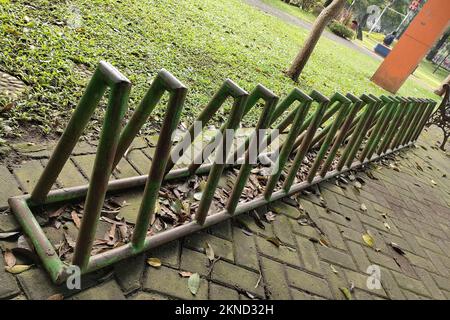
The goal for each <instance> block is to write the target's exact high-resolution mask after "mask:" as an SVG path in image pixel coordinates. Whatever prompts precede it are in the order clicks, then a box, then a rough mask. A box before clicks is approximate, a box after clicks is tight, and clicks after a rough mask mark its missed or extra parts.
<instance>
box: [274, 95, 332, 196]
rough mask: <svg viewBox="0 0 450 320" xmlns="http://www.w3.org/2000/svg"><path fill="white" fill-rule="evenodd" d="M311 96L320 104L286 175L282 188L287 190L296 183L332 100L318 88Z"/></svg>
mask: <svg viewBox="0 0 450 320" xmlns="http://www.w3.org/2000/svg"><path fill="white" fill-rule="evenodd" d="M311 98H313V99H314V100H315V101H317V102H318V103H319V106H318V107H317V109H316V111H315V112H314V114H313V118H312V121H311V124H310V125H309V126H308V129H307V130H306V134H305V138H304V139H303V141H302V144H301V145H300V147H299V149H298V151H297V153H296V155H295V158H294V160H293V162H292V165H291V168H290V169H289V172H288V174H287V176H286V179H285V180H284V183H283V186H282V188H283V190H285V191H286V192H288V191H289V190H290V188H291V186H292V184H293V183H294V179H295V176H296V175H297V172H298V169H299V168H300V166H301V164H302V162H303V159H304V158H305V155H306V153H307V152H308V150H309V147H310V145H311V141H312V139H313V137H314V134H315V133H316V131H317V128H318V126H319V124H320V123H321V120H322V118H323V115H324V113H325V110H326V108H327V107H328V106H329V104H330V100H329V99H328V98H327V97H325V96H324V95H322V94H321V93H320V92H318V91H316V90H313V92H312V93H311ZM336 110H337V109H336Z"/></svg>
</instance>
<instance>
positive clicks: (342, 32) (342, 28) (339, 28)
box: [328, 20, 355, 39]
mask: <svg viewBox="0 0 450 320" xmlns="http://www.w3.org/2000/svg"><path fill="white" fill-rule="evenodd" d="M328 28H329V29H330V30H331V32H333V33H334V34H336V35H338V36H339V37H342V38H345V39H353V38H354V37H355V32H354V31H353V30H352V29H350V28H349V27H347V26H346V25H344V24H342V23H340V22H338V21H335V20H333V21H331V22H330V24H329V25H328Z"/></svg>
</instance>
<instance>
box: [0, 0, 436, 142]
mask: <svg viewBox="0 0 450 320" xmlns="http://www.w3.org/2000/svg"><path fill="white" fill-rule="evenodd" d="M279 2H280V3H282V2H281V1H279ZM2 3H6V4H2V5H1V6H0V48H1V50H0V69H1V70H2V71H5V72H8V73H10V74H12V75H14V76H16V77H18V78H20V79H21V80H22V81H24V82H25V83H26V84H27V85H28V87H29V89H28V91H27V92H26V94H24V95H23V96H21V98H20V99H17V100H16V101H14V103H15V106H14V108H12V109H11V110H10V111H8V112H5V113H0V124H2V125H0V126H3V125H6V126H8V127H9V128H11V129H12V130H9V129H8V132H20V131H19V129H20V128H27V129H28V128H30V127H31V128H33V129H37V130H38V132H40V133H41V134H43V135H45V134H49V133H55V132H60V131H61V130H63V129H64V127H65V124H66V123H67V121H68V118H69V117H70V115H71V113H72V110H73V109H74V108H75V106H76V104H77V103H78V101H79V99H80V97H81V95H82V93H83V91H84V89H85V87H86V84H87V82H88V80H89V78H90V74H91V73H92V72H93V71H94V70H95V67H96V66H97V64H98V62H99V61H100V60H106V61H109V62H110V63H111V64H112V65H114V66H115V67H117V68H118V69H119V70H120V71H121V72H123V74H124V75H125V76H127V77H128V78H129V79H130V80H131V81H132V83H133V87H132V91H131V95H130V98H131V99H130V102H129V109H130V111H129V112H128V113H127V118H128V117H129V116H130V114H131V112H132V110H133V109H134V108H135V107H136V105H137V104H138V103H139V101H140V99H141V98H142V97H143V96H144V94H145V92H146V91H147V89H148V88H149V85H150V83H151V81H152V80H153V79H154V77H155V75H156V73H157V72H158V70H160V69H161V68H165V69H167V70H169V71H170V72H172V73H173V74H174V75H175V76H176V77H177V78H179V79H180V80H181V81H182V82H184V83H185V84H186V85H187V87H188V88H189V91H188V95H187V100H186V105H185V107H184V109H183V114H182V116H183V121H184V122H185V123H190V121H192V120H193V119H194V117H195V116H197V115H198V114H199V112H200V111H201V110H202V108H203V107H204V106H205V105H206V104H207V103H208V101H209V100H210V99H211V97H212V95H213V94H214V93H215V92H216V90H217V89H218V88H219V87H220V85H221V84H222V83H223V81H224V80H225V79H226V78H231V79H233V80H234V81H235V82H236V83H238V84H239V85H240V86H241V87H242V88H244V89H246V90H247V91H251V90H252V89H253V88H254V87H255V85H256V84H257V83H261V84H263V85H264V86H266V87H268V88H270V89H271V90H273V91H274V92H275V93H276V94H277V95H279V96H280V97H285V96H286V94H287V93H289V92H290V91H291V90H292V89H293V88H294V87H296V86H298V87H299V88H300V89H301V90H304V91H305V92H309V91H311V90H312V89H313V88H314V89H317V90H319V91H321V92H322V93H323V94H325V95H331V94H332V93H334V92H336V91H341V92H352V93H354V94H357V95H360V94H362V93H368V92H370V93H373V94H375V95H379V94H383V93H386V92H385V91H383V90H381V89H380V88H378V87H377V86H376V85H374V84H373V83H372V82H370V80H369V78H370V76H371V75H372V74H373V72H374V71H375V70H376V68H377V66H378V61H376V60H373V59H372V58H370V57H367V56H366V55H364V54H361V53H359V52H356V51H354V50H352V49H350V48H348V47H346V46H342V45H339V44H336V43H335V42H332V41H331V40H329V39H326V38H325V37H322V38H321V40H320V41H319V44H318V46H317V47H316V50H315V51H314V53H313V55H312V57H311V59H310V61H309V62H308V65H307V67H306V68H305V70H304V71H303V73H302V75H301V77H300V82H299V84H296V83H293V82H292V81H291V80H290V79H289V78H287V77H286V76H285V75H284V74H283V72H282V71H283V70H285V69H286V68H287V67H288V66H289V65H290V63H291V61H292V59H293V57H294V56H295V55H296V54H297V52H298V49H299V47H300V46H301V45H302V42H303V41H304V39H305V38H306V36H307V32H308V31H307V30H304V29H301V28H299V27H297V26H294V25H291V24H287V23H285V22H283V21H281V20H280V19H278V18H275V17H272V16H269V15H267V14H265V13H263V12H261V11H259V10H257V9H255V8H253V7H250V6H249V5H247V4H245V3H244V2H243V1H241V0H227V1H214V0H146V1H137V0H121V1H117V0H72V1H70V2H68V1H67V2H66V1H51V0H34V1H32V2H30V1H29V0H15V1H14V2H11V3H9V4H8V1H6V2H5V1H3V2H2ZM282 4H284V5H286V6H288V7H291V8H294V9H297V8H295V7H292V6H289V5H287V4H285V3H282ZM298 11H300V10H298ZM77 17H78V18H77ZM324 62H326V63H324ZM400 94H404V95H414V96H421V97H424V96H427V91H426V90H424V89H423V88H421V87H419V86H418V85H417V84H416V83H412V82H407V83H406V84H405V85H404V87H403V88H402V90H401V92H400ZM429 96H430V97H432V94H431V93H430V94H429ZM105 104H106V99H105V100H104V101H102V104H101V107H100V108H98V109H97V111H96V113H95V114H94V116H93V119H92V121H91V126H90V127H89V128H88V130H87V134H93V135H97V134H98V129H99V127H100V126H101V121H102V120H103V117H102V115H103V112H104V106H105ZM230 106H231V103H230V102H228V104H227V105H226V106H225V108H224V110H225V111H226V110H229V108H230ZM165 110H166V106H165V105H164V104H160V105H159V106H158V107H157V108H156V110H155V111H154V112H153V113H152V115H151V116H150V119H149V120H148V122H147V124H146V126H145V127H144V129H143V132H149V131H150V130H152V129H154V128H155V127H158V125H159V124H160V122H161V119H162V117H163V116H164V112H165ZM259 112H260V110H258V108H255V109H254V110H252V112H251V113H250V114H249V115H248V116H247V117H246V120H245V124H246V125H251V124H255V122H256V120H257V118H258V116H259ZM227 114H228V113H227V112H224V111H223V110H222V111H221V112H220V113H219V114H218V115H217V116H216V118H215V122H216V124H217V123H219V122H222V121H224V120H226V115H227ZM25 130H26V129H23V131H25ZM34 131H36V130H34ZM2 132H4V131H2ZM2 134H3V133H1V132H0V136H1V135H2ZM8 136H10V135H8Z"/></svg>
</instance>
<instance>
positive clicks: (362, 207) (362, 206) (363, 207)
mask: <svg viewBox="0 0 450 320" xmlns="http://www.w3.org/2000/svg"><path fill="white" fill-rule="evenodd" d="M360 209H361V211H362V212H366V211H367V207H366V205H365V204H364V203H361V207H360Z"/></svg>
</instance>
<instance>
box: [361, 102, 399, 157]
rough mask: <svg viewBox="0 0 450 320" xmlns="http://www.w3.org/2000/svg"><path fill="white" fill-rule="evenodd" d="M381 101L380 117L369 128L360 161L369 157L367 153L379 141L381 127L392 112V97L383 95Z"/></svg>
mask: <svg viewBox="0 0 450 320" xmlns="http://www.w3.org/2000/svg"><path fill="white" fill-rule="evenodd" d="M380 100H381V102H379V109H380V111H379V112H377V113H379V117H378V119H374V121H373V122H372V123H373V124H374V126H373V129H372V130H370V129H369V138H368V140H367V142H366V145H365V146H364V149H363V150H362V151H361V154H360V155H359V161H361V162H362V161H364V159H366V158H367V155H368V154H369V152H370V150H371V149H372V148H373V147H374V146H375V143H376V142H377V137H378V134H379V132H380V129H381V127H382V126H383V123H384V121H385V119H386V118H387V116H388V115H389V113H390V112H391V108H390V106H391V103H392V101H391V99H389V98H388V97H386V96H381V99H380Z"/></svg>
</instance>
